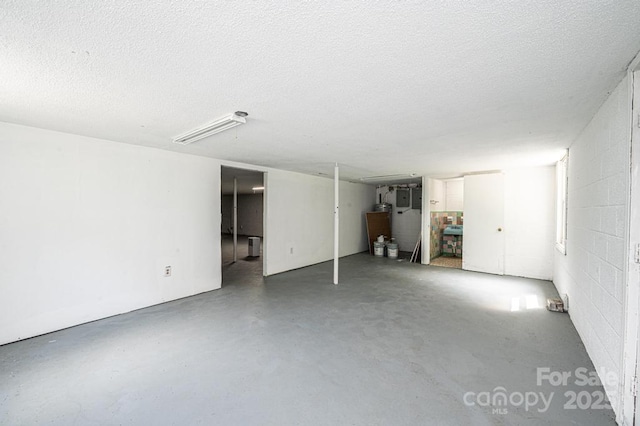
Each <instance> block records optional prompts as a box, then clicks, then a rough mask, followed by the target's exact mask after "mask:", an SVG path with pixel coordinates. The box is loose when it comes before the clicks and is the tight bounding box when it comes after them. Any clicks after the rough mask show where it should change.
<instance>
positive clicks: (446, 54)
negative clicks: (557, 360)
mask: <svg viewBox="0 0 640 426" xmlns="http://www.w3.org/2000/svg"><path fill="white" fill-rule="evenodd" d="M0 28H1V30H0V57H1V58H2V65H1V66H0V121H7V122H13V123H20V124H26V125H31V126H36V127H43V128H48V129H53V130H60V131H65V132H71V133H76V134H82V135H89V136H95V137H100V138H105V139H111V140H115V141H121V142H126V143H132V144H140V145H146V146H153V147H159V148H162V149H168V150H172V151H180V152H188V153H192V154H198V155H204V156H210V157H215V158H219V159H224V160H231V161H238V162H243V163H249V164H256V165H263V166H270V167H275V168H281V169H285V170H293V171H300V172H304V173H313V174H316V173H327V174H329V175H331V174H332V165H333V163H334V162H336V161H337V162H339V163H340V164H341V166H342V170H341V173H342V176H343V177H345V178H348V179H357V178H360V177H363V176H371V175H387V174H395V173H418V174H426V175H432V176H452V175H456V174H459V173H462V172H470V171H478V170H488V169H491V170H493V169H501V168H508V167H517V166H523V165H538V164H549V163H550V162H552V161H553V160H555V159H557V158H558V157H559V155H560V151H561V149H562V148H565V147H567V146H568V145H569V144H570V143H571V141H572V140H573V139H574V138H575V137H576V136H577V135H578V133H579V132H580V130H581V129H582V128H583V127H584V126H585V125H586V124H587V122H588V120H589V119H590V117H592V115H593V114H594V112H595V111H596V110H597V108H598V107H599V105H600V104H601V103H602V102H603V101H604V99H605V98H606V96H607V94H608V93H609V91H611V90H612V89H613V88H614V87H615V86H616V84H617V83H618V82H619V81H620V80H621V78H622V77H623V75H624V72H625V68H626V66H627V64H628V63H629V62H630V61H631V59H632V58H633V57H634V55H635V54H636V53H637V52H638V50H640V2H639V1H638V0H590V1H589V0H537V1H515V2H514V1H512V0H478V1H451V2H448V1H447V2H445V1H429V2H411V3H410V2H397V1H377V2H370V1H369V2H367V1H353V2H273V1H256V2H253V1H251V2H207V1H180V2H169V1H159V2H145V1H111V2H99V1H94V0H78V1H74V2H65V1H56V0H50V1H37V2H36V1H24V0H5V1H3V2H2V6H0ZM237 110H243V111H247V112H248V113H249V117H248V119H247V124H245V125H243V126H239V127H236V128H234V129H232V130H229V131H227V132H224V133H220V134H218V135H215V136H212V137H210V138H207V139H203V140H200V141H198V142H196V143H193V144H191V145H188V146H179V145H175V144H173V143H172V142H171V138H172V137H173V136H175V135H178V134H180V133H183V132H185V131H187V130H190V129H192V128H194V127H196V126H199V125H201V124H204V123H207V122H209V121H211V120H213V119H215V118H217V117H219V116H222V115H225V114H228V113H230V112H233V111H237Z"/></svg>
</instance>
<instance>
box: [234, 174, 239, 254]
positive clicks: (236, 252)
mask: <svg viewBox="0 0 640 426" xmlns="http://www.w3.org/2000/svg"><path fill="white" fill-rule="evenodd" d="M237 261H238V179H237V178H235V177H234V178H233V262H234V263H235V262H237Z"/></svg>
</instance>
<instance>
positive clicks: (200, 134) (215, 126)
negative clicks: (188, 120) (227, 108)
mask: <svg viewBox="0 0 640 426" xmlns="http://www.w3.org/2000/svg"><path fill="white" fill-rule="evenodd" d="M240 112H241V111H238V112H235V113H233V114H227V115H225V116H224V117H220V118H219V119H217V120H216V121H213V122H211V123H209V124H206V125H204V126H201V127H198V128H197V129H195V130H190V131H188V132H186V133H183V134H181V135H179V136H176V137H175V138H173V142H174V143H178V144H180V145H188V144H190V143H191V142H195V141H198V140H200V139H202V138H206V137H207V136H211V135H215V134H216V133H220V132H224V131H225V130H227V129H231V128H232V127H236V126H239V125H241V124H244V123H246V122H247V120H245V118H244V117H246V115H245V116H243V117H241V116H240V115H238V113H240ZM243 114H246V113H243Z"/></svg>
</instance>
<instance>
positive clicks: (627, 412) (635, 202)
mask: <svg viewBox="0 0 640 426" xmlns="http://www.w3.org/2000/svg"><path fill="white" fill-rule="evenodd" d="M627 81H628V96H629V98H628V102H629V105H630V108H629V109H630V115H631V116H630V117H629V129H628V132H629V134H628V137H629V140H630V151H631V152H630V166H631V167H630V177H629V191H628V193H627V197H628V199H627V201H628V206H629V207H628V211H627V214H628V219H629V220H628V224H629V225H628V231H627V233H626V235H625V247H626V250H625V258H626V259H627V262H626V265H625V269H624V271H623V274H624V275H625V276H624V278H623V279H624V282H626V291H625V311H624V312H625V321H624V340H623V348H622V349H623V350H622V357H623V358H622V372H623V375H624V376H623V377H622V378H621V379H622V388H621V391H622V398H621V401H619V405H618V406H619V407H621V410H619V415H618V421H619V422H620V423H621V424H623V425H632V424H635V425H640V418H639V417H640V416H639V415H638V405H637V404H638V401H637V396H636V395H634V393H637V391H636V390H635V388H636V386H637V380H638V379H637V378H638V376H639V375H640V370H639V369H638V354H639V353H640V347H639V344H640V327H639V325H638V319H639V311H640V265H638V263H636V261H635V247H636V246H637V245H638V244H640V240H639V239H638V237H637V236H638V235H640V129H639V128H638V126H640V117H639V114H640V102H634V99H635V100H640V93H637V92H636V90H635V88H637V87H640V53H639V54H638V55H637V56H636V57H635V58H634V60H633V61H632V62H631V64H630V65H629V67H628V69H627ZM639 91H640V90H639Z"/></svg>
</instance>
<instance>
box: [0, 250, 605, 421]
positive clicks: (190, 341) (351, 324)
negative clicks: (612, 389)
mask: <svg viewBox="0 0 640 426" xmlns="http://www.w3.org/2000/svg"><path fill="white" fill-rule="evenodd" d="M234 273H235V271H233V270H232V271H229V270H227V275H226V277H225V286H224V287H223V288H222V289H220V290H217V291H212V292H209V293H204V294H201V295H197V296H193V297H189V298H185V299H182V300H178V301H174V302H170V303H165V304H163V305H159V306H155V307H151V308H147V309H142V310H139V311H136V312H132V313H129V314H125V315H119V316H116V317H112V318H108V319H105V320H101V321H96V322H93V323H89V324H85V325H81V326H77V327H73V328H70V329H66V330H62V331H59V332H56V333H51V334H48V335H44V336H40V337H36V338H33V339H29V340H25V341H22V342H17V343H13V344H9V345H5V346H2V347H0V424H36V423H47V424H49V423H51V424H65V425H68V424H82V425H85V424H179V425H183V424H216V425H258V424H259V425H291V424H299V425H345V424H349V425H391V424H393V425H471V424H473V425H493V424H506V425H539V424H553V425H570V424H571V425H573V424H580V425H607V424H614V421H613V419H612V418H613V413H612V411H611V410H606V409H590V410H581V409H574V410H569V409H563V405H564V404H565V403H567V402H568V400H567V397H565V392H567V391H576V392H579V391H585V390H586V391H588V392H590V393H597V392H600V391H602V388H601V387H579V386H577V385H576V384H575V381H574V380H573V379H571V380H569V383H568V386H558V387H553V386H550V385H549V384H548V383H547V382H544V383H543V384H542V385H541V386H537V385H536V368H537V367H548V368H550V369H551V370H552V371H560V372H574V371H575V370H576V368H578V367H585V368H586V369H588V370H589V371H592V370H593V366H592V364H591V362H590V361H589V358H588V357H587V354H586V352H585V349H584V347H583V345H582V343H581V341H580V338H579V337H578V335H577V333H576V331H575V329H574V328H573V326H572V324H571V322H570V320H569V317H568V316H567V315H566V314H558V313H550V312H547V311H546V310H545V309H536V308H533V301H534V299H536V300H537V301H538V303H540V304H541V305H542V303H543V302H544V300H545V299H546V298H547V297H549V296H555V295H556V292H555V290H554V288H553V285H552V284H551V283H549V282H545V281H537V280H530V279H523V278H513V277H498V276H492V275H486V274H478V273H472V272H467V271H462V270H457V269H449V268H439V267H429V266H422V265H418V264H410V263H408V262H397V261H394V260H390V259H387V258H375V257H373V256H370V255H368V254H360V255H355V256H350V257H347V258H344V259H343V260H342V261H341V283H340V285H338V286H334V285H333V284H331V279H332V264H331V263H330V262H329V263H324V264H320V265H315V266H312V267H308V268H304V269H300V270H296V271H292V272H288V273H284V274H279V275H276V276H272V277H269V278H266V279H263V278H262V277H261V276H260V275H259V274H253V275H251V274H249V273H247V272H246V271H245V272H244V273H242V274H240V273H238V274H240V275H238V274H235V275H234ZM238 276H240V277H241V278H238ZM527 301H528V302H529V307H530V308H531V309H526V307H527V304H526V302H527ZM515 302H519V303H517V304H516V303H515ZM516 305H517V306H519V307H520V310H518V311H512V309H513V308H514V307H515V306H516ZM497 387H502V388H504V389H502V388H499V389H496V388H497ZM499 391H502V392H505V393H506V394H507V396H509V397H511V398H512V401H514V403H512V404H507V405H504V406H497V407H495V408H500V409H502V410H506V412H505V411H496V412H492V407H487V406H479V405H478V404H477V402H478V401H480V402H481V403H482V402H483V401H484V400H483V399H482V398H481V396H482V395H485V396H486V395H490V396H493V395H494V394H495V393H499ZM469 392H473V394H469ZM483 392H488V393H489V394H482V393H483ZM529 392H531V393H533V392H535V393H536V395H539V394H540V393H542V394H543V396H544V397H545V398H549V397H550V395H551V393H553V397H552V402H551V405H550V408H549V409H548V410H547V411H545V412H539V409H542V408H543V407H544V404H542V403H541V402H540V403H538V404H537V405H535V406H531V407H530V408H529V409H528V410H526V409H525V407H523V406H520V405H519V398H518V393H519V395H530V394H528V393H529ZM465 395H466V401H467V404H466V403H465ZM514 395H515V397H514ZM479 397H480V398H479ZM472 403H475V404H476V405H473V406H471V404H472Z"/></svg>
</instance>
